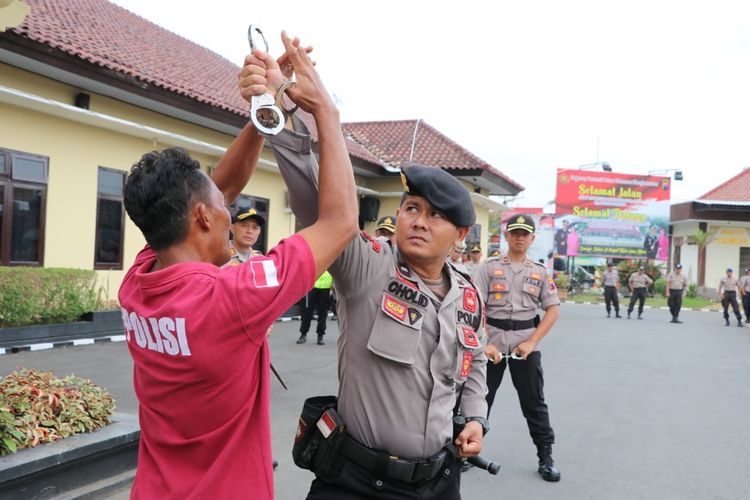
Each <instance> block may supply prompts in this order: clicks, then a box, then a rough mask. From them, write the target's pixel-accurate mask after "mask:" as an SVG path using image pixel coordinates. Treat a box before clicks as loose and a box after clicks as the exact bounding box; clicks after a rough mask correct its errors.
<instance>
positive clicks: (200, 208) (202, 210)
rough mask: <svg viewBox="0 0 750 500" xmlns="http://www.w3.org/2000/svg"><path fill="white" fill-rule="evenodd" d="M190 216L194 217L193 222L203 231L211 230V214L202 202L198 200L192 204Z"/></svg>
mask: <svg viewBox="0 0 750 500" xmlns="http://www.w3.org/2000/svg"><path fill="white" fill-rule="evenodd" d="M191 214H192V217H193V218H194V219H195V222H196V223H197V224H198V227H200V228H201V229H203V230H204V231H210V230H211V216H210V215H209V213H208V207H207V206H206V204H205V203H203V202H198V203H196V204H195V205H194V206H193V210H192V211H191Z"/></svg>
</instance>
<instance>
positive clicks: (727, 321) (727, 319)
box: [724, 318, 729, 326]
mask: <svg viewBox="0 0 750 500" xmlns="http://www.w3.org/2000/svg"><path fill="white" fill-rule="evenodd" d="M724 321H726V325H725V326H729V318H724Z"/></svg>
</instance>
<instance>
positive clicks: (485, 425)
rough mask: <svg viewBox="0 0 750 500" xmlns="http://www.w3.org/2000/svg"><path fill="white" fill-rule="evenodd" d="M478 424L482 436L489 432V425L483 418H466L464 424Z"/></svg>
mask: <svg viewBox="0 0 750 500" xmlns="http://www.w3.org/2000/svg"><path fill="white" fill-rule="evenodd" d="M469 422H479V423H480V424H481V425H482V436H485V435H487V433H488V432H489V431H490V423H489V422H488V421H487V419H486V418H484V417H466V423H467V424H468V423H469Z"/></svg>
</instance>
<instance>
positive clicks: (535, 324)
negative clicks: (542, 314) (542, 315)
mask: <svg viewBox="0 0 750 500" xmlns="http://www.w3.org/2000/svg"><path fill="white" fill-rule="evenodd" d="M540 322H541V319H539V315H538V314H537V315H536V316H534V328H536V327H537V326H539V323H540Z"/></svg>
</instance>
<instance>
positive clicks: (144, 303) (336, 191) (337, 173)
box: [119, 35, 357, 500]
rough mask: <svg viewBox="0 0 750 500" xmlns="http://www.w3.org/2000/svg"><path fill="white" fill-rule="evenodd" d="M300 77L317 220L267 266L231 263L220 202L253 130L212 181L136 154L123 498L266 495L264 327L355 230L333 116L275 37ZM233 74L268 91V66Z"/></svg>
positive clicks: (295, 91) (167, 156)
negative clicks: (141, 241) (129, 415)
mask: <svg viewBox="0 0 750 500" xmlns="http://www.w3.org/2000/svg"><path fill="white" fill-rule="evenodd" d="M282 39H283V41H284V45H285V47H286V49H287V52H286V54H285V56H286V57H288V59H289V60H290V61H291V63H292V65H293V67H294V70H295V73H296V75H297V84H296V86H295V87H294V88H292V89H290V90H289V91H288V93H289V96H290V98H291V99H292V100H293V101H295V103H296V104H298V105H299V106H300V107H301V108H302V109H304V110H305V111H307V112H309V113H311V114H312V115H313V117H314V118H315V121H316V125H317V128H318V131H319V134H320V135H319V138H320V163H321V166H322V167H321V169H320V178H319V185H320V203H319V214H320V215H319V217H318V220H317V222H316V223H315V224H314V225H313V226H311V227H309V228H307V229H304V230H302V231H301V232H300V233H298V234H296V235H293V236H291V237H289V238H287V239H285V240H283V241H281V242H280V243H279V244H278V245H277V246H276V247H274V248H273V249H271V251H270V252H269V253H268V256H265V257H264V256H255V257H253V258H252V259H250V260H248V261H247V262H245V263H243V264H241V265H238V266H227V267H225V268H221V267H220V266H222V265H223V264H225V263H226V262H227V260H229V247H228V244H227V241H228V235H229V224H230V217H229V212H228V211H227V209H226V205H227V204H229V203H231V202H232V201H233V199H234V198H235V197H236V196H237V194H239V192H240V190H241V189H242V188H243V187H244V185H245V184H246V183H247V181H248V180H249V178H250V175H251V174H252V172H253V170H254V168H255V163H256V162H257V160H258V157H259V155H260V151H261V149H262V147H263V139H262V137H260V136H259V135H258V133H257V131H256V130H255V129H254V128H253V126H252V125H248V126H247V127H245V129H244V130H243V131H242V132H241V133H240V135H239V136H238V137H237V139H236V140H235V141H234V142H233V143H232V145H231V146H230V148H229V150H228V151H227V154H226V155H225V156H224V157H223V158H222V160H221V161H220V162H219V164H218V166H217V169H216V172H215V174H214V177H213V179H211V178H209V177H208V176H206V175H205V174H204V173H203V172H202V171H201V170H200V166H199V164H198V162H197V161H195V160H192V159H191V158H190V157H189V156H188V155H187V153H186V152H185V151H183V150H180V149H176V148H171V149H166V150H164V151H162V152H151V153H147V154H145V155H144V156H143V157H142V158H141V160H140V161H139V162H138V164H136V165H134V166H133V168H132V170H131V172H130V175H129V176H128V180H127V182H126V185H125V195H124V197H125V208H126V210H127V212H128V215H129V216H130V218H131V219H132V220H133V222H135V224H136V225H137V226H138V227H139V229H140V230H141V232H142V233H143V235H144V237H145V238H146V241H147V243H148V246H146V248H144V250H142V251H141V252H140V253H139V254H138V256H137V257H136V261H135V264H134V265H133V267H131V269H130V270H129V271H128V273H127V275H126V276H125V279H124V281H123V284H122V286H121V288H120V293H119V299H120V304H121V307H122V318H123V323H124V326H125V333H126V339H127V342H128V347H129V349H130V353H131V355H132V357H133V361H134V365H135V366H134V373H133V382H134V385H135V391H136V395H137V396H138V402H139V418H140V425H141V441H140V449H139V456H138V471H137V473H136V477H135V481H134V483H133V489H132V492H131V497H132V498H158V499H160V500H162V499H168V498H174V499H186V498H221V499H227V498H243V499H244V498H253V499H271V498H273V472H272V465H271V462H272V457H271V437H270V434H271V433H270V416H269V398H270V387H269V352H268V343H267V342H266V331H267V330H268V328H269V326H270V325H271V323H272V322H273V321H274V320H275V319H276V318H277V317H278V316H279V315H280V314H281V313H282V312H284V311H285V310H286V309H288V308H289V307H290V306H291V305H292V304H294V303H295V302H296V301H297V300H299V298H300V297H302V296H304V295H305V293H306V292H307V290H309V289H310V288H311V287H312V285H313V282H314V281H315V278H316V277H317V276H319V275H320V274H322V273H323V271H324V270H325V269H326V268H327V267H328V266H330V265H331V263H332V262H333V261H334V259H335V258H336V257H337V256H338V254H339V253H340V252H341V251H342V249H343V248H344V247H345V246H346V245H347V243H348V242H349V241H351V240H352V238H353V237H354V236H355V235H356V234H357V199H356V192H355V188H354V178H353V175H352V166H351V163H350V161H349V156H348V154H347V150H346V147H345V144H344V139H343V137H342V135H341V125H340V123H339V115H338V111H337V110H336V107H335V106H334V104H333V102H332V101H331V99H330V97H329V96H328V93H327V92H326V90H325V88H324V87H323V84H322V83H321V81H320V78H319V77H318V75H317V73H316V72H315V70H314V68H313V65H312V63H311V61H310V59H309V57H308V56H307V53H306V51H305V50H303V49H298V48H297V46H298V43H295V42H296V40H295V42H292V41H291V40H289V39H288V38H287V37H286V36H285V35H284V36H282ZM248 60H255V61H256V64H255V66H254V67H255V68H257V69H256V72H254V73H253V74H249V75H248V74H245V75H243V76H242V78H245V79H247V81H248V82H250V84H251V87H252V86H254V87H252V88H254V89H255V90H256V91H257V92H259V93H260V92H265V91H266V79H265V71H263V68H265V67H268V68H275V67H277V66H276V65H277V62H276V61H274V60H273V59H270V58H269V57H268V56H267V55H266V54H265V53H263V52H260V51H258V52H256V53H255V54H254V56H248Z"/></svg>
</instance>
